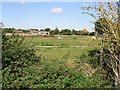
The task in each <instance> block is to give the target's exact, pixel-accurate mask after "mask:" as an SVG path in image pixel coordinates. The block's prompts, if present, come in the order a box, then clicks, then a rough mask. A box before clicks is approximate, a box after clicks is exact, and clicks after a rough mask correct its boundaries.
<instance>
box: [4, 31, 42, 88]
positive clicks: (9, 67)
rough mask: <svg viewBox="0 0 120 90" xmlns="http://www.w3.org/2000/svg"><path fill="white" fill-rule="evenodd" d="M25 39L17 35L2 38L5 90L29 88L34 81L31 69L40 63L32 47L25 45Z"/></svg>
mask: <svg viewBox="0 0 120 90" xmlns="http://www.w3.org/2000/svg"><path fill="white" fill-rule="evenodd" d="M23 40H24V38H23V37H20V36H16V35H14V34H13V35H12V36H6V35H5V33H4V32H3V36H2V51H3V52H2V63H3V64H2V68H3V71H2V74H3V81H2V82H3V83H2V87H3V89H6V88H28V87H29V86H30V85H31V83H32V81H30V80H29V79H28V77H29V76H31V73H30V71H29V68H30V67H32V66H33V65H35V64H36V63H38V62H39V60H40V57H38V56H36V55H35V49H34V47H32V46H28V45H25V44H24V43H23Z"/></svg>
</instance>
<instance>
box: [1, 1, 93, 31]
mask: <svg viewBox="0 0 120 90" xmlns="http://www.w3.org/2000/svg"><path fill="white" fill-rule="evenodd" d="M93 4H94V2H25V1H24V0H19V2H2V16H0V17H2V22H3V23H4V26H5V27H12V28H13V27H14V28H23V29H30V28H36V29H42V28H51V29H55V28H56V27H57V28H58V29H60V30H61V29H66V28H68V29H76V30H83V29H87V30H88V31H93V28H94V25H93V24H92V23H91V22H90V21H94V19H93V18H92V17H91V16H89V15H85V14H82V13H83V10H82V9H81V6H83V5H93Z"/></svg>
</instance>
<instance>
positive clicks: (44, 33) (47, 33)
mask: <svg viewBox="0 0 120 90" xmlns="http://www.w3.org/2000/svg"><path fill="white" fill-rule="evenodd" d="M39 35H40V36H50V32H48V31H39Z"/></svg>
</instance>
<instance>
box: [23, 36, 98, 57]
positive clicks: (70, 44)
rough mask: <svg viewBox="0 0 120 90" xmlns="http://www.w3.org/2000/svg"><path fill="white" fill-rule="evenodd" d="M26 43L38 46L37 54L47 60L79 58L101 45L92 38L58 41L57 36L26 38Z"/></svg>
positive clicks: (81, 37)
mask: <svg viewBox="0 0 120 90" xmlns="http://www.w3.org/2000/svg"><path fill="white" fill-rule="evenodd" d="M25 41H26V42H28V43H31V44H33V45H35V46H37V52H36V54H37V55H41V56H42V57H45V58H46V59H57V58H67V59H75V58H79V57H80V56H81V55H82V54H87V53H88V52H89V51H90V50H92V49H95V48H97V46H98V45H99V40H93V39H92V38H91V37H90V36H61V39H58V37H57V36H56V37H39V36H33V37H25ZM39 46H41V47H39ZM42 46H52V47H42ZM54 46H57V47H54Z"/></svg>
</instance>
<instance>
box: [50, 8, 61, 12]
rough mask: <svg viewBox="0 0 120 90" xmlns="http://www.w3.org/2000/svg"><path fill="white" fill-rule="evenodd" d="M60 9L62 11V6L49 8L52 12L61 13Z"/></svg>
mask: <svg viewBox="0 0 120 90" xmlns="http://www.w3.org/2000/svg"><path fill="white" fill-rule="evenodd" d="M62 11H63V10H62V8H53V9H52V10H51V12H52V13H61V12H62Z"/></svg>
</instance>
